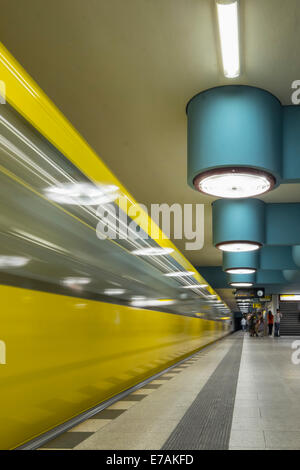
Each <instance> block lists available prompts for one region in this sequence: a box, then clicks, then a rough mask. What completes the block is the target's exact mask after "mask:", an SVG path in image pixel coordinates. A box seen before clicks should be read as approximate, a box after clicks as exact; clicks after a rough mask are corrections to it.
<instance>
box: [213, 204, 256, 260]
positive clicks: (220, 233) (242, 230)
mask: <svg viewBox="0 0 300 470" xmlns="http://www.w3.org/2000/svg"><path fill="white" fill-rule="evenodd" d="M264 212H265V204H264V202H263V201H260V200H259V199H218V200H217V201H215V202H213V204H212V213H213V214H212V215H213V243H214V245H215V246H216V247H217V248H219V249H221V250H223V251H233V252H243V251H255V250H257V249H259V248H260V247H261V246H262V245H263V244H264V241H265V215H264Z"/></svg>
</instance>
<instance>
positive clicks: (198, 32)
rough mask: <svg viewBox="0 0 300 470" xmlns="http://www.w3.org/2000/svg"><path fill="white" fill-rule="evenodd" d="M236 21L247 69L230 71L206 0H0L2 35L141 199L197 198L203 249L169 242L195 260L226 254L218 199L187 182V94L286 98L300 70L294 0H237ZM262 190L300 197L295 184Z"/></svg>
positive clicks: (217, 260)
mask: <svg viewBox="0 0 300 470" xmlns="http://www.w3.org/2000/svg"><path fill="white" fill-rule="evenodd" d="M241 20H242V21H241V39H242V70H243V73H242V75H241V76H240V77H239V78H238V79H234V80H228V79H225V78H224V76H223V74H222V68H221V67H220V63H219V56H218V42H217V36H216V30H215V24H216V17H215V14H214V2H213V1H211V0H185V1H182V0H163V1H159V2H158V1H157V0H126V1H124V0H109V1H108V0H88V1H86V0H51V2H50V1H47V2H45V1H44V2H41V1H40V0H26V2H25V1H23V2H20V0H10V1H3V0H2V1H1V17H0V27H1V40H2V42H3V43H4V45H5V46H6V47H7V48H8V50H9V51H10V52H11V53H12V54H13V55H14V56H15V58H16V59H17V60H18V61H19V62H20V63H21V64H22V65H23V66H24V68H25V69H26V70H27V71H28V73H29V74H30V75H31V76H32V77H33V78H34V79H35V80H36V81H37V83H38V84H39V85H40V86H41V88H42V89H43V90H44V91H45V92H46V93H47V95H48V96H49V97H50V98H51V99H52V100H53V101H54V102H55V104H56V105H57V106H58V107H59V108H60V109H61V111H62V112H63V113H64V114H65V115H66V116H67V118H68V119H69V120H70V121H71V122H72V124H73V125H74V126H75V127H76V128H77V129H78V130H79V132H80V133H81V134H82V135H83V136H84V138H85V139H86V140H87V141H88V143H89V144H90V145H91V146H92V147H93V148H94V149H95V150H96V152H97V153H98V154H99V155H100V157H101V158H102V159H103V161H104V162H105V163H107V165H108V166H109V167H110V169H111V170H112V171H113V172H114V173H115V174H116V176H117V177H118V178H119V179H120V180H121V181H122V183H123V184H124V185H125V186H126V187H127V188H128V190H129V191H130V192H131V193H132V194H133V195H134V197H135V198H136V200H137V201H139V202H141V203H144V204H146V205H148V206H149V205H150V204H151V203H163V202H165V203H168V204H173V203H181V204H184V203H204V204H205V246H204V248H203V249H202V250H200V251H185V250H184V243H183V242H181V241H178V240H174V243H175V244H176V245H177V246H178V247H179V248H180V249H181V250H182V251H183V252H184V254H185V255H186V257H187V258H188V259H189V260H190V261H191V262H192V263H193V264H194V265H198V266H201V265H202V266H209V265H211V266H216V265H221V262H222V261H221V252H220V251H218V250H217V249H215V248H214V247H213V245H212V231H211V207H210V204H211V202H212V201H213V200H214V199H213V198H212V197H209V196H204V195H201V194H200V193H197V192H196V191H194V190H192V189H191V188H189V187H188V185H187V181H186V161H187V151H186V140H187V133H186V115H185V106H186V103H187V102H188V100H189V99H190V98H191V97H192V96H193V95H195V94H196V93H198V92H200V91H202V90H205V89H207V88H211V87H214V86H219V85H226V84H232V83H234V84H245V85H253V86H257V87H261V88H264V89H266V90H268V91H270V92H271V93H273V94H275V95H276V96H277V97H278V98H279V99H280V100H281V102H282V103H283V104H291V91H292V90H291V83H292V82H293V81H294V80H297V79H300V76H299V62H300V59H299V50H298V44H299V38H300V5H299V1H298V0H289V1H288V2H282V0H264V1H263V2H262V1H261V0H251V1H249V0H248V1H247V0H241ZM216 138H217V136H216ZM260 198H261V199H263V200H264V201H267V202H299V201H300V184H285V185H282V186H280V187H279V188H277V189H275V190H274V191H272V192H270V193H268V194H267V195H264V196H261V197H260ZM274 229H275V228H274Z"/></svg>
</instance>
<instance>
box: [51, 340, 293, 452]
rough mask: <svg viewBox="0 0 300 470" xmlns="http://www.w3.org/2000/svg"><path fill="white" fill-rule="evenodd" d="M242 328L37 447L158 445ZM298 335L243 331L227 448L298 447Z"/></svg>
mask: <svg viewBox="0 0 300 470" xmlns="http://www.w3.org/2000/svg"><path fill="white" fill-rule="evenodd" d="M240 335H241V333H238V334H236V335H232V336H231V337H228V338H227V339H224V340H222V341H220V342H218V343H216V344H215V345H212V346H210V347H209V348H207V349H205V350H203V351H202V352H200V353H199V354H197V355H196V356H195V357H193V358H192V359H190V360H189V361H187V362H186V363H184V364H181V365H180V366H178V367H176V368H175V369H173V370H172V371H170V372H168V373H166V374H164V375H162V376H161V377H159V378H158V379H156V380H153V381H152V382H151V383H149V384H147V385H145V386H144V387H143V388H141V389H139V390H137V391H135V392H133V393H132V394H130V395H128V396H127V397H125V398H123V399H122V400H120V401H118V402H116V403H114V404H113V405H111V406H110V407H109V408H106V409H105V410H103V411H101V412H99V413H98V414H97V415H94V416H93V417H92V418H91V419H88V420H86V421H85V422H83V423H81V424H79V425H78V426H75V427H74V428H72V429H71V430H70V431H68V432H66V433H64V434H62V435H61V436H59V437H58V438H56V439H54V440H52V441H50V442H48V443H47V444H46V445H45V446H43V448H42V449H53V450H57V449H78V450H79V449H108V450H114V449H116V450H118V449H119V450H123V449H124V450H125V449H160V448H161V447H162V446H163V445H164V443H165V442H166V440H167V439H168V437H169V436H170V434H171V433H172V431H173V430H174V428H175V427H176V426H177V424H178V422H179V421H180V420H181V418H182V417H183V416H184V414H185V413H186V412H187V410H188V409H189V407H190V406H191V405H192V403H193V402H194V400H195V398H196V397H197V395H198V394H199V392H200V391H201V390H202V388H203V387H204V385H205V384H206V383H207V381H208V379H209V378H210V377H211V375H212V374H213V372H214V371H215V369H216V368H217V366H218V364H219V363H220V362H221V361H222V359H223V358H224V357H225V355H226V354H227V352H228V351H229V349H230V347H231V346H232V344H233V342H234V341H235V340H236V339H237V336H240ZM296 339H299V338H295V337H293V338H290V337H285V338H284V337H281V338H268V337H265V338H249V337H248V335H245V337H244V342H243V348H242V355H241V363H240V369H239V377H238V383H237V388H236V395H235V404H234V411H233V419H232V427H231V434H230V444H229V448H230V449H300V402H299V399H298V398H299V394H300V365H298V366H297V365H294V364H293V363H292V361H291V354H292V352H293V350H292V348H291V344H292V342H293V341H294V340H296Z"/></svg>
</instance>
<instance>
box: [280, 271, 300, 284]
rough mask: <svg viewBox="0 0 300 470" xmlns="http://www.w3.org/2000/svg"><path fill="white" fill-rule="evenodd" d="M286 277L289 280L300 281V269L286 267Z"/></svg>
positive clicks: (284, 274)
mask: <svg viewBox="0 0 300 470" xmlns="http://www.w3.org/2000/svg"><path fill="white" fill-rule="evenodd" d="M282 273H283V276H284V278H285V279H286V280H287V281H289V282H297V283H298V282H300V270H299V271H298V270H297V269H284V270H283V272H282Z"/></svg>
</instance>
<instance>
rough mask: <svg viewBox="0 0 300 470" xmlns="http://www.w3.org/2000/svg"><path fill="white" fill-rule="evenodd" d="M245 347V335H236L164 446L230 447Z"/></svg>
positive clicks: (168, 448) (174, 447)
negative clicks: (237, 388) (236, 395)
mask: <svg viewBox="0 0 300 470" xmlns="http://www.w3.org/2000/svg"><path fill="white" fill-rule="evenodd" d="M225 341H226V340H225ZM227 341H230V340H227ZM242 349H243V337H241V338H238V337H236V338H235V339H234V341H232V346H231V347H230V349H229V351H228V353H227V354H226V356H225V357H224V358H223V360H222V361H221V362H220V364H219V365H218V367H217V368H216V369H215V371H214V372H213V374H212V375H211V377H210V378H209V380H208V381H207V383H206V384H205V386H204V387H203V388H202V390H201V391H200V392H199V394H198V395H197V397H196V398H195V400H194V402H193V403H192V405H191V406H190V407H189V409H188V410H187V412H186V413H185V415H184V416H183V417H182V419H181V420H180V422H179V423H178V425H177V426H176V428H175V429H174V430H173V432H172V433H171V435H170V436H169V438H168V439H167V441H166V442H165V444H164V445H163V447H162V449H166V450H223V449H228V448H229V439H230V432H231V425H232V416H233V409H234V401H235V394H236V387H237V382H238V375H239V368H240V361H241V356H242Z"/></svg>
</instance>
